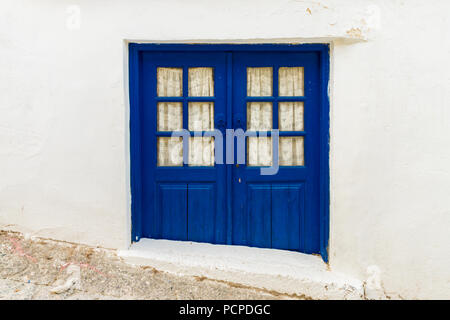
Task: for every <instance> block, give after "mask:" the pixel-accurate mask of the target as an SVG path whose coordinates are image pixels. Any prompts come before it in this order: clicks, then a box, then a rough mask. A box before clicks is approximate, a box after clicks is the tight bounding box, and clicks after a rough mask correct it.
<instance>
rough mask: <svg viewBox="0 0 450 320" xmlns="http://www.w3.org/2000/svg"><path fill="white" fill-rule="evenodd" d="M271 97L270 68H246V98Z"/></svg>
mask: <svg viewBox="0 0 450 320" xmlns="http://www.w3.org/2000/svg"><path fill="white" fill-rule="evenodd" d="M271 95H272V68H271V67H270V68H247V96H249V97H268V96H271Z"/></svg>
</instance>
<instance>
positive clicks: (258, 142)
mask: <svg viewBox="0 0 450 320" xmlns="http://www.w3.org/2000/svg"><path fill="white" fill-rule="evenodd" d="M247 165H248V166H271V165H272V138H271V137H248V139H247Z"/></svg>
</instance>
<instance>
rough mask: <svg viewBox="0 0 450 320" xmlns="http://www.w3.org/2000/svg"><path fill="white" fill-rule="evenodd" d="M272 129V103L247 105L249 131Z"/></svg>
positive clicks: (250, 103) (249, 103)
mask: <svg viewBox="0 0 450 320" xmlns="http://www.w3.org/2000/svg"><path fill="white" fill-rule="evenodd" d="M270 129H272V102H248V103H247V130H252V131H257V130H263V131H268V130H270Z"/></svg>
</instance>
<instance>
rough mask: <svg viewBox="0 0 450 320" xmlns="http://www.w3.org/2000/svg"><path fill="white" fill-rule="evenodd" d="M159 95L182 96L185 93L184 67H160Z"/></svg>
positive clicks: (158, 72)
mask: <svg viewBox="0 0 450 320" xmlns="http://www.w3.org/2000/svg"><path fill="white" fill-rule="evenodd" d="M157 74H158V75H157V78H158V84H157V91H158V97H181V96H182V95H183V69H182V68H158V70H157Z"/></svg>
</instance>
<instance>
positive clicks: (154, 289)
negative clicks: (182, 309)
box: [0, 231, 296, 299]
mask: <svg viewBox="0 0 450 320" xmlns="http://www.w3.org/2000/svg"><path fill="white" fill-rule="evenodd" d="M293 298H296V297H291V296H285V295H279V294H277V293H274V292H268V291H267V292H266V291H264V290H260V289H255V288H248V287H243V286H239V285H236V284H230V283H225V282H219V281H214V280H210V279H205V278H201V277H188V276H177V275H172V274H168V273H165V272H161V271H158V270H156V269H153V268H151V267H139V266H133V265H129V264H126V263H125V262H123V261H122V260H121V259H120V258H119V257H117V255H116V254H115V251H114V250H105V249H101V248H93V247H89V246H83V245H78V244H73V243H66V242H60V241H51V240H46V239H40V238H28V239H27V238H24V237H23V235H21V234H19V233H13V232H7V231H0V299H293Z"/></svg>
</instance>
